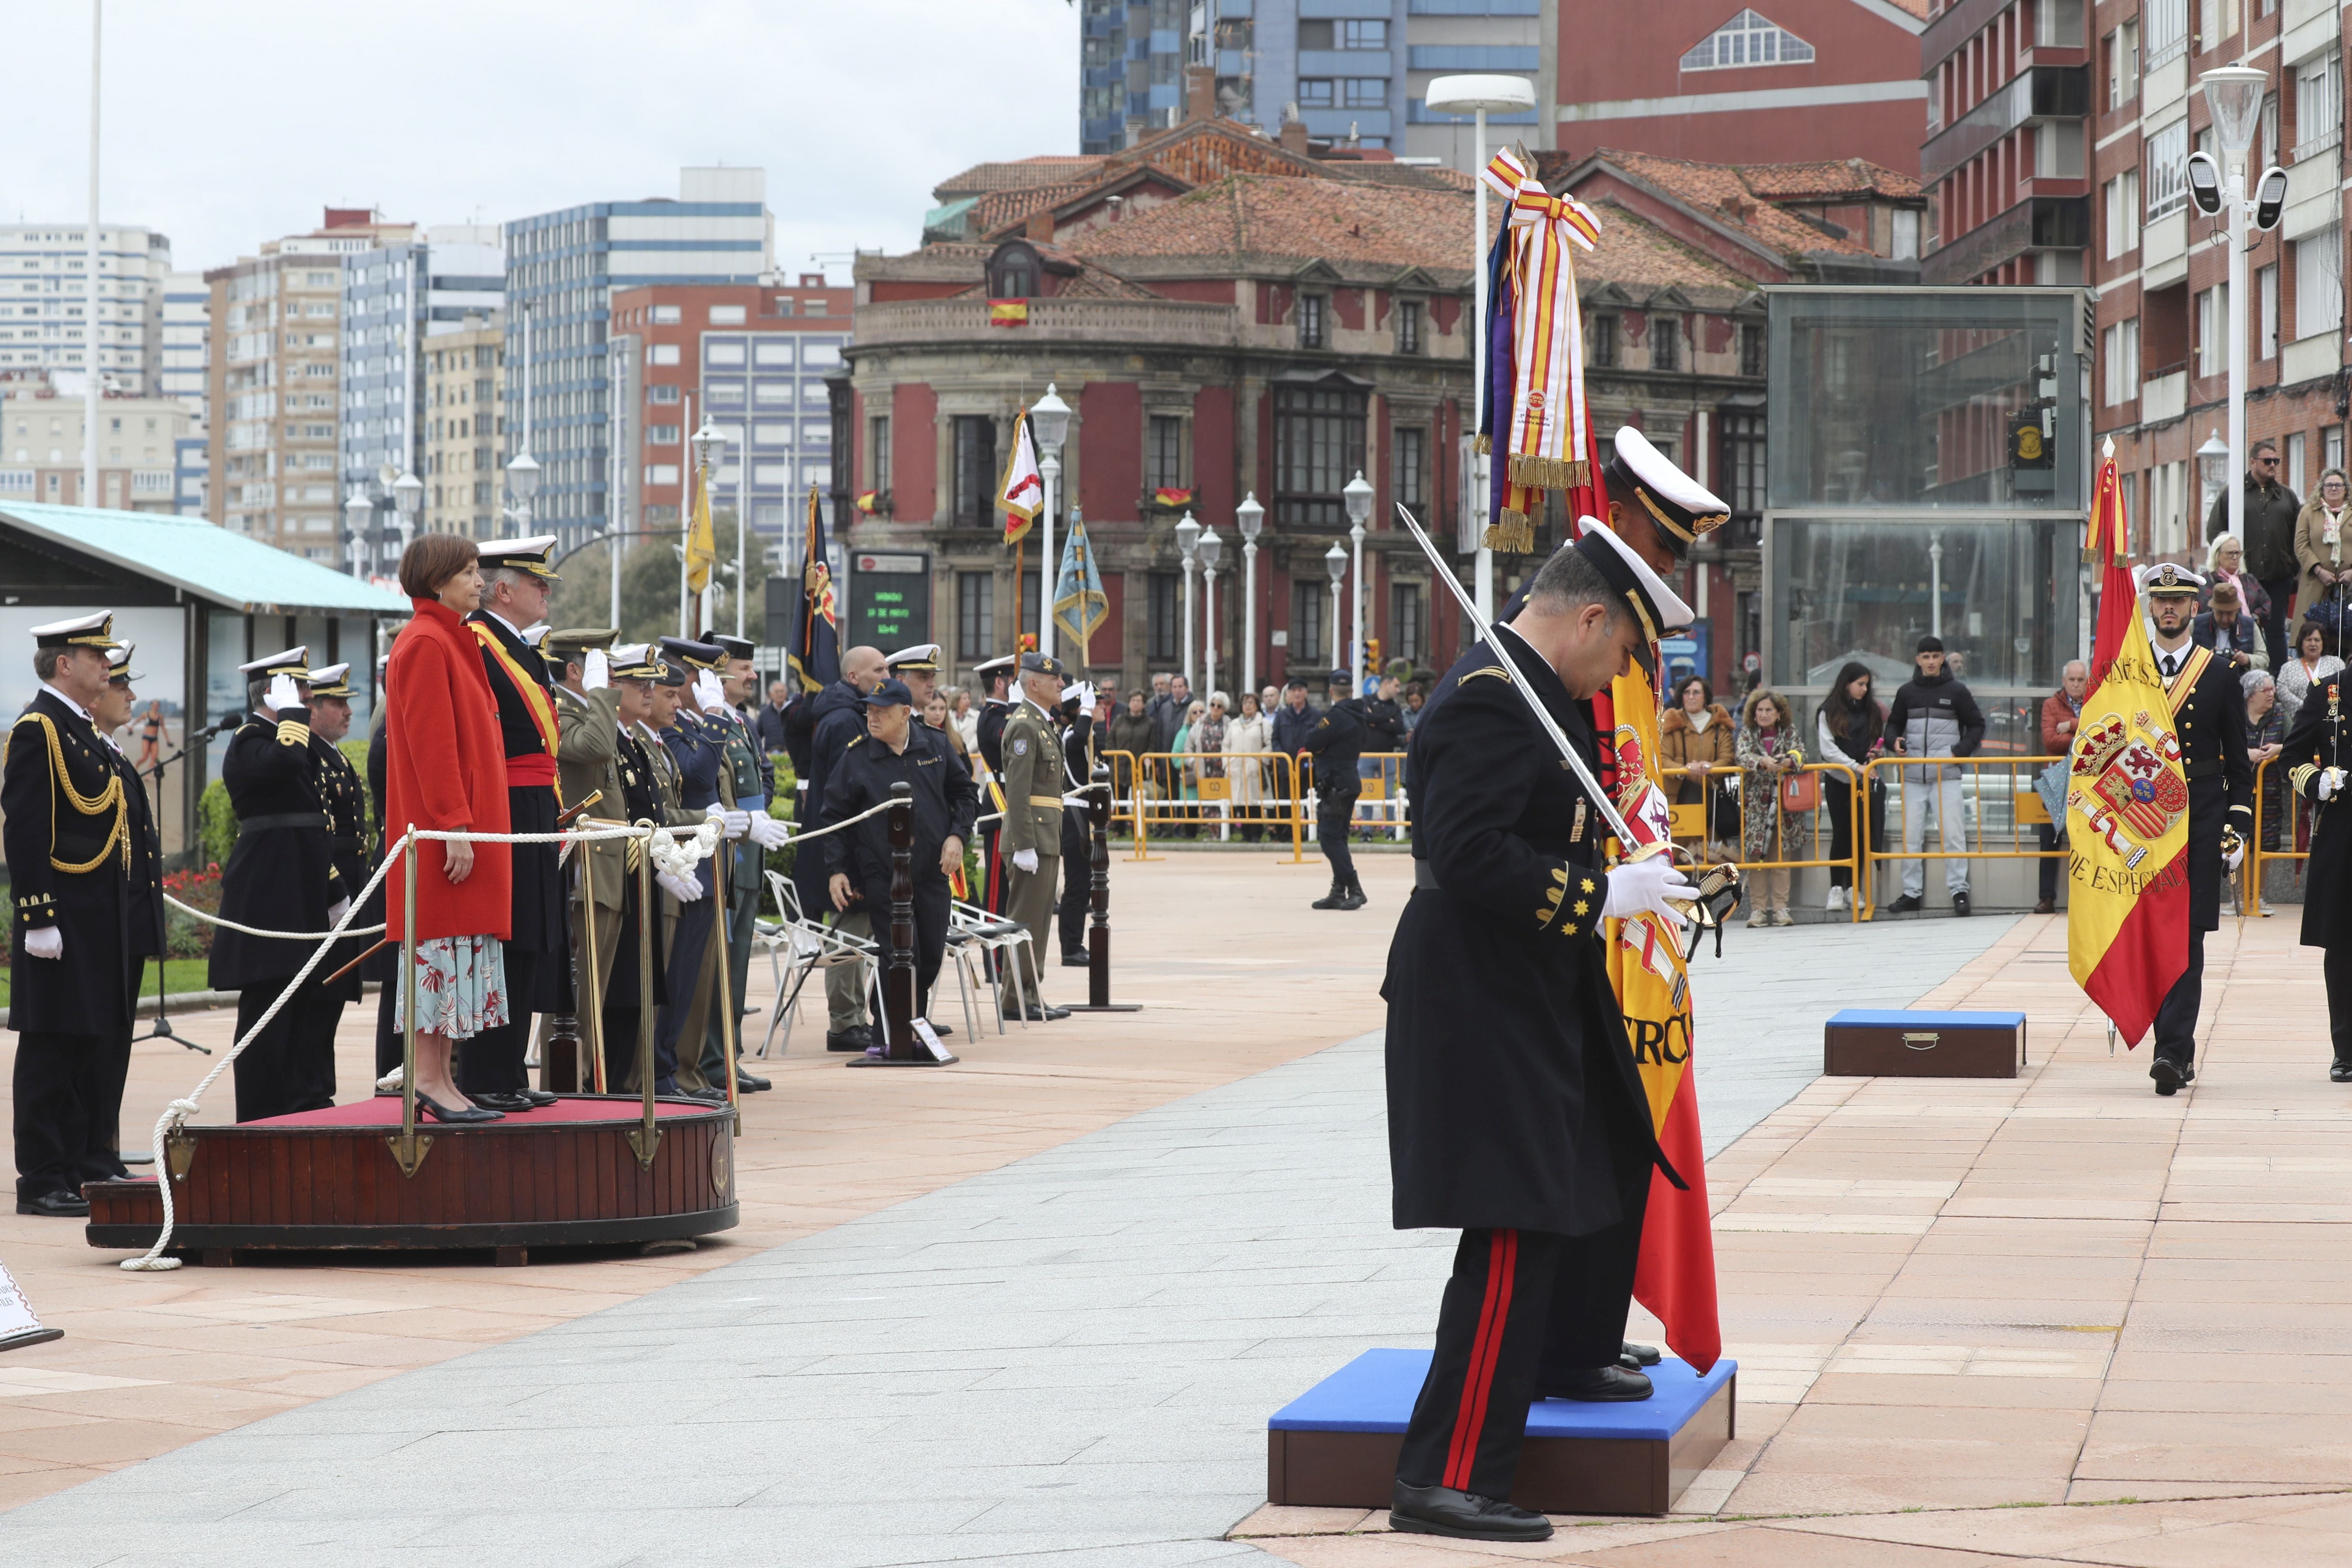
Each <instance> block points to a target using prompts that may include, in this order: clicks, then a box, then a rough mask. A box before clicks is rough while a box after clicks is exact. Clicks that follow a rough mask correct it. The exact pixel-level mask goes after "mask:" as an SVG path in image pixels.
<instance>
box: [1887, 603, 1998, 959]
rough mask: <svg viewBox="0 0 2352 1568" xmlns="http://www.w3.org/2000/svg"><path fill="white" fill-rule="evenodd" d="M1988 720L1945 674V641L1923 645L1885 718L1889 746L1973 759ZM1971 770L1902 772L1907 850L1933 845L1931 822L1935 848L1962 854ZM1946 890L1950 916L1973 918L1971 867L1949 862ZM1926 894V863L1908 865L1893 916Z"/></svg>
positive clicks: (1914, 907)
mask: <svg viewBox="0 0 2352 1568" xmlns="http://www.w3.org/2000/svg"><path fill="white" fill-rule="evenodd" d="M1984 733H1985V721H1984V714H1983V713H1982V712H1981V711H1979V709H1978V708H1977V700H1976V699H1975V698H1974V697H1972V696H1970V695H1969V689H1968V688H1967V687H1966V686H1964V685H1962V684H1961V683H1960V682H1959V681H1958V679H1955V678H1954V677H1953V676H1952V675H1951V674H1950V673H1949V672H1948V671H1947V670H1946V669H1945V668H1944V643H1943V639H1942V638H1941V637H1934V636H1932V635H1931V636H1928V637H1921V638H1920V639H1919V660H1918V672H1917V673H1916V674H1915V675H1914V676H1912V678H1911V679H1909V680H1906V681H1905V682H1904V683H1903V689H1901V690H1900V691H1897V692H1896V693H1895V706H1894V707H1893V708H1891V709H1889V710H1887V714H1886V744H1887V746H1888V747H1889V748H1890V749H1891V750H1893V751H1895V752H1900V753H1902V754H1904V755H1906V756H1913V757H1969V756H1974V755H1975V754H1976V750H1977V747H1978V746H1979V744H1981V743H1982V742H1983V741H1984ZM1967 771H1968V770H1967V769H1965V768H1937V767H1906V768H1905V769H1903V849H1904V852H1905V853H1906V854H1908V855H1918V854H1920V853H1921V852H1922V851H1923V850H1924V849H1925V848H1926V847H1927V823H1928V820H1929V819H1930V818H1931V817H1932V818H1933V819H1934V821H1935V824H1936V847H1937V849H1939V850H1941V851H1942V852H1944V853H1945V854H1947V855H1957V854H1958V853H1959V852H1961V851H1962V850H1965V849H1966V848H1967V847H1969V832H1968V816H1967V815H1966V806H1965V805H1964V801H1963V792H1962V790H1961V787H1960V775H1961V774H1962V773H1966V772H1967ZM1944 887H1945V889H1946V890H1947V891H1948V892H1949V893H1950V894H1951V895H1952V912H1953V913H1954V914H1956V915H1965V914H1967V913H1968V912H1969V863H1968V862H1967V861H1966V860H1947V861H1945V862H1944ZM1926 892H1927V861H1925V860H1924V859H1922V860H1906V861H1904V862H1903V896H1902V897H1901V898H1899V899H1897V900H1895V901H1894V902H1893V903H1891V904H1889V905H1887V906H1886V908H1887V910H1888V912H1890V913H1893V914H1908V913H1910V912H1912V911H1914V910H1917V909H1918V908H1919V907H1920V905H1921V903H1922V902H1923V899H1922V895H1923V894H1925V893H1926Z"/></svg>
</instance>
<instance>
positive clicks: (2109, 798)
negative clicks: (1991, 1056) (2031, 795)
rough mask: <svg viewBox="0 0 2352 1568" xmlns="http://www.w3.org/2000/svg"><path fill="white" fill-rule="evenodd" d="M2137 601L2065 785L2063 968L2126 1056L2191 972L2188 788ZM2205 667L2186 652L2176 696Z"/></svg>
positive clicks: (2200, 651) (2203, 654)
mask: <svg viewBox="0 0 2352 1568" xmlns="http://www.w3.org/2000/svg"><path fill="white" fill-rule="evenodd" d="M2104 488H2105V487H2104V485H2103V486H2102V489H2104ZM2110 592H2111V593H2112V590H2110ZM2137 598H2138V595H2137V594H2135V595H2133V603H2132V613H2131V618H2130V622H2129V624H2128V625H2127V626H2126V627H2125V628H2124V635H2123V646H2122V647H2120V648H2119V649H2117V650H2116V656H2115V663H2114V665H2113V666H2112V667H2111V668H2109V669H2108V670H2107V674H2106V679H2104V680H2102V681H2100V682H2099V684H2098V686H2097V687H2096V688H2095V689H2093V691H2092V692H2091V694H2090V697H2089V699H2088V700H2086V701H2085V702H2084V704H2083V718H2082V727H2081V728H2080V729H2079V730H2078V731H2076V733H2075V737H2074V751H2073V752H2072V754H2071V755H2070V757H2069V758H2068V761H2067V772H2068V777H2067V783H2066V827H2067V832H2068V836H2069V837H2070V838H2071V840H2072V842H2073V844H2074V854H2073V855H2072V857H2070V858H2069V859H2068V860H2067V863H2066V877H2067V881H2068V883H2069V884H2070V887H2069V892H2068V900H2069V901H2068V904H2067V909H2066V967H2067V968H2068V970H2069V971H2071V972H2072V973H2073V974H2074V981H2075V984H2078V985H2080V986H2082V988H2083V994H2084V995H2086V996H2088V997H2089V998H2090V999H2091V1000H2092V1001H2093V1002H2094V1003H2095V1004H2096V1005H2097V1006H2098V1009H2099V1011H2100V1012H2102V1013H2105V1015H2106V1016H2108V1017H2109V1018H2110V1019H2112V1020H2114V1022H2115V1026H2116V1033H2117V1034H2118V1035H2121V1036H2122V1037H2124V1042H2125V1044H2126V1045H2131V1046H2137V1045H2138V1044H2139V1042H2140V1038H2141V1037H2143V1036H2144V1035H2146V1034H2147V1031H2148V1028H2149V1026H2151V1025H2153V1024H2154V1023H2155V1022H2156V1013H2157V1009H2158V1007H2160V1006H2162V1005H2163V1004H2164V997H2165V994H2166V993H2167V992H2168V991H2170V990H2171V989H2172V983H2173V982H2174V981H2176V980H2178V979H2179V978H2180V975H2181V972H2182V971H2184V970H2185V969H2187V968H2188V967H2189V777H2188V773H2187V772H2186V771H2185V770H2184V769H2183V768H2182V766H2181V763H2180V741H2179V735H2178V733H2177V732H2176V731H2175V730H2174V727H2173V718H2174V714H2173V704H2172V698H2171V696H2170V695H2169V694H2168V692H2167V691H2166V690H2165V686H2164V677H2163V676H2162V675H2161V674H2160V673H2159V672H2158V669H2157V668H2156V650H2155V648H2154V647H2152V646H2151V645H2150V644H2149V642H2148V640H2147V622H2146V620H2144V619H2143V618H2142V617H2141V616H2140V614H2139V609H2138V605H2137ZM2103 611H2104V606H2103ZM2100 618H2101V620H2102V622H2104V621H2105V619H2106V616H2105V614H2104V613H2103V614H2102V616H2101V617H2100ZM2210 658H2212V654H2211V651H2210V649H2206V648H2201V647H2200V648H2197V649H2195V650H2193V651H2192V652H2191V654H2190V655H2189V665H2188V667H2187V668H2184V669H2183V670H2181V672H2180V673H2179V675H2178V676H2176V677H2174V679H2173V687H2172V689H2173V690H2174V691H2177V692H2179V693H2180V694H2181V696H2182V697H2183V698H2186V697H2187V695H2188V694H2189V691H2190V690H2191V689H2194V687H2195V685H2196V681H2197V677H2198V675H2199V673H2200V671H2201V670H2202V669H2203V668H2204V665H2205V663H2206V661H2207V660H2209V659H2210Z"/></svg>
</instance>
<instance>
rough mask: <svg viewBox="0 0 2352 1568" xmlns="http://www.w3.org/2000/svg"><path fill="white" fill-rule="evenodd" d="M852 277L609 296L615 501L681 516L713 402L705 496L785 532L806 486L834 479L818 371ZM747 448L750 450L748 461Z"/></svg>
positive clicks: (643, 513) (845, 326) (833, 361)
mask: <svg viewBox="0 0 2352 1568" xmlns="http://www.w3.org/2000/svg"><path fill="white" fill-rule="evenodd" d="M855 299H856V290H855V289H834V288H828V287H827V286H826V285H825V280H824V274H823V273H821V272H816V273H806V274H803V276H802V278H801V279H800V281H799V283H798V284H797V285H787V284H785V283H783V282H782V280H781V279H776V280H771V281H768V282H763V283H761V284H758V285H753V286H745V285H730V284H659V285H654V286H651V287H648V288H644V289H622V290H620V291H619V292H617V293H615V294H614V296H613V339H612V342H613V354H612V358H613V384H614V387H615V388H618V389H621V390H622V391H623V392H624V393H625V395H626V397H625V404H624V405H623V407H622V408H621V409H620V410H618V411H616V413H615V415H614V439H615V442H616V444H617V447H618V449H619V451H620V452H621V453H622V462H621V463H620V465H619V468H620V469H621V472H620V474H619V483H620V485H621V493H622V503H623V507H622V513H621V515H622V516H624V517H625V518H628V519H630V520H631V521H632V522H633V524H634V525H635V526H637V527H642V528H663V527H670V526H675V525H676V523H677V519H678V515H679V509H680V508H681V507H683V506H684V504H685V501H686V479H688V475H687V472H686V469H687V466H688V463H689V462H691V461H692V459H691V458H689V457H688V453H687V447H686V438H687V437H690V436H692V435H693V434H694V432H695V429H696V428H697V427H698V426H700V425H701V423H702V420H703V418H704V416H709V419H710V420H711V423H712V425H713V426H714V427H715V428H716V429H717V430H718V431H719V434H720V436H721V437H724V438H725V440H726V443H727V445H726V447H725V451H724V454H723V456H722V457H721V458H720V459H719V466H718V467H716V468H713V470H712V473H711V487H712V489H711V498H712V502H713V504H714V505H716V506H719V507H720V508H722V509H729V508H740V509H742V510H745V511H747V512H748V513H749V514H750V516H751V526H752V528H753V530H754V531H756V532H758V533H761V534H765V535H767V536H768V537H770V538H781V537H782V534H783V531H784V529H785V527H786V526H787V524H788V523H789V522H790V521H792V520H793V518H795V517H797V516H799V515H800V512H799V510H797V509H798V508H799V507H801V506H802V505H804V504H805V501H806V499H807V496H808V489H809V487H810V486H811V485H815V486H817V487H818V488H819V489H820V490H823V489H827V488H829V487H830V485H831V483H832V478H833V419H832V411H831V405H830V403H829V401H828V397H827V393H826V389H825V381H824V378H825V376H826V374H828V373H831V372H833V371H835V370H836V369H837V368H838V367H839V366H840V364H841V363H842V353H841V351H842V349H843V348H844V347H845V346H846V345H847V343H848V342H849V328H850V308H851V305H852V303H853V301H854V300H855ZM747 458H748V461H747Z"/></svg>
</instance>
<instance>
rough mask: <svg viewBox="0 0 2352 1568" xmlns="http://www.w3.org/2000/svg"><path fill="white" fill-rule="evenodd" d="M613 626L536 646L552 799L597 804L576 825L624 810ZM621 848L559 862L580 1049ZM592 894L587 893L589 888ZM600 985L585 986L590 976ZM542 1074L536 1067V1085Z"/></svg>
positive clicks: (598, 996) (595, 1003)
mask: <svg viewBox="0 0 2352 1568" xmlns="http://www.w3.org/2000/svg"><path fill="white" fill-rule="evenodd" d="M617 635H618V634H617V633H615V632H614V630H613V628H612V627H610V626H604V627H584V626H573V627H568V628H564V629H560V630H552V631H550V632H549V633H548V634H547V635H546V636H545V637H541V639H540V643H539V651H540V657H541V658H544V659H546V660H547V673H548V674H549V675H550V676H551V677H552V678H553V679H554V681H555V686H554V690H553V693H552V695H553V697H554V699H555V731H556V746H555V781H556V789H557V792H558V793H559V794H560V795H562V797H563V799H564V801H565V803H566V804H567V806H576V805H580V804H581V803H582V802H583V801H588V800H590V798H591V797H592V796H593V797H594V800H593V805H589V806H588V809H587V811H586V812H585V813H584V814H583V816H581V817H580V818H579V825H580V826H589V825H591V824H610V823H612V822H613V821H614V819H615V818H617V817H619V816H620V813H621V810H622V802H621V782H620V779H619V776H618V774H617V773H616V772H615V764H616V759H617V758H618V757H619V754H620V750H619V746H620V721H619V718H618V715H617V713H616V712H615V710H614V689H613V681H612V664H611V660H610V658H608V656H607V651H606V650H608V649H609V648H611V647H612V646H613V638H614V637H615V636H617ZM627 853H628V847H627V846H626V845H625V844H620V843H614V844H609V845H606V844H583V845H582V846H580V847H578V848H577V849H575V850H573V851H572V854H571V855H569V856H567V857H565V858H564V866H563V877H564V889H565V894H566V916H567V918H568V920H569V921H570V923H571V929H572V953H571V955H570V963H571V966H572V1015H573V1017H574V1018H575V1019H576V1020H577V1022H578V1025H579V1029H580V1037H581V1040H582V1043H583V1049H593V1048H594V1041H595V1037H596V1034H595V1019H596V1016H597V1015H598V1012H599V1009H600V1008H601V1006H602V1005H603V990H604V984H603V983H604V980H605V979H606V978H607V977H608V976H609V975H610V973H611V968H612V957H613V955H612V952H611V948H612V942H613V938H612V934H611V931H609V930H608V929H607V928H609V927H612V926H614V925H616V924H617V923H618V921H617V915H618V912H619V901H620V896H621V885H620V876H621V867H622V862H623V861H624V860H625V858H627ZM600 859H601V860H602V861H604V862H605V863H606V865H605V868H604V873H603V875H601V876H600V875H598V862H599V860H600ZM591 879H593V880H594V882H595V884H596V885H595V887H594V889H593V892H592V890H591V889H590V886H589V884H590V881H591ZM591 897H593V898H594V899H595V900H596V902H597V907H596V910H594V911H593V914H591V915H590V916H589V918H587V919H584V920H583V911H582V907H581V906H582V902H583V900H586V899H589V898H591ZM592 926H593V928H594V931H595V935H596V946H597V950H598V951H597V952H594V953H593V954H592V953H590V952H588V951H587V950H586V948H585V947H584V946H583V943H584V942H586V940H587V936H586V933H587V931H589V929H590V928H591V927H592ZM592 971H593V975H594V978H595V980H596V982H597V984H595V985H593V986H591V984H589V982H590V977H591V973H592ZM551 1028H552V1021H550V1022H549V1023H547V1024H543V1025H542V1026H541V1029H540V1037H539V1058H540V1061H541V1063H542V1064H545V1063H546V1062H547V1061H548V1060H549V1057H548V1036H549V1034H550V1033H551ZM545 1071H546V1068H545V1067H544V1066H542V1068H541V1074H542V1077H541V1081H542V1082H545V1081H547V1079H545V1077H544V1074H545ZM580 1075H581V1079H582V1082H583V1087H584V1086H585V1085H586V1084H588V1083H591V1082H593V1068H589V1067H588V1066H587V1065H586V1062H585V1059H584V1058H583V1062H582V1066H581V1068H580Z"/></svg>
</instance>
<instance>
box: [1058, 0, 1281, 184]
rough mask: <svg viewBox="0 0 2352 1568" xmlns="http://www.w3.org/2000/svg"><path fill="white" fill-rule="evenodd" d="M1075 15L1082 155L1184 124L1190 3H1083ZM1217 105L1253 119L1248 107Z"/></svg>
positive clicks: (1099, 0)
mask: <svg viewBox="0 0 2352 1568" xmlns="http://www.w3.org/2000/svg"><path fill="white" fill-rule="evenodd" d="M1212 3H1213V0H1212ZM1225 8H1226V9H1228V10H1231V9H1234V5H1233V0H1225ZM1078 11H1079V21H1078V34H1079V41H1078V151H1079V152H1081V153H1116V152H1118V150H1119V149H1120V148H1122V147H1124V146H1126V145H1127V144H1128V143H1129V142H1131V141H1133V140H1134V139H1135V136H1136V135H1137V134H1138V133H1139V132H1146V131H1155V130H1161V129H1164V128H1166V127H1167V126H1169V125H1171V124H1173V123H1174V122H1175V121H1177V120H1181V118H1182V117H1183V113H1184V61H1185V55H1186V49H1185V41H1186V38H1187V37H1188V36H1189V34H1190V33H1191V31H1192V11H1193V6H1192V4H1191V0H1145V3H1144V4H1141V5H1129V3H1128V0H1079V5H1078ZM1210 26H1211V27H1212V29H1213V27H1214V22H1213V20H1212V21H1211V22H1210ZM1276 107H1277V108H1278V107H1279V105H1277V106H1276ZM1220 108H1221V112H1224V113H1229V114H1232V115H1233V116H1234V118H1235V119H1237V120H1249V119H1251V118H1253V117H1252V115H1251V114H1250V113H1249V112H1248V111H1247V110H1245V109H1244V108H1238V107H1237V108H1234V109H1223V106H1222V105H1221V106H1220Z"/></svg>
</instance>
